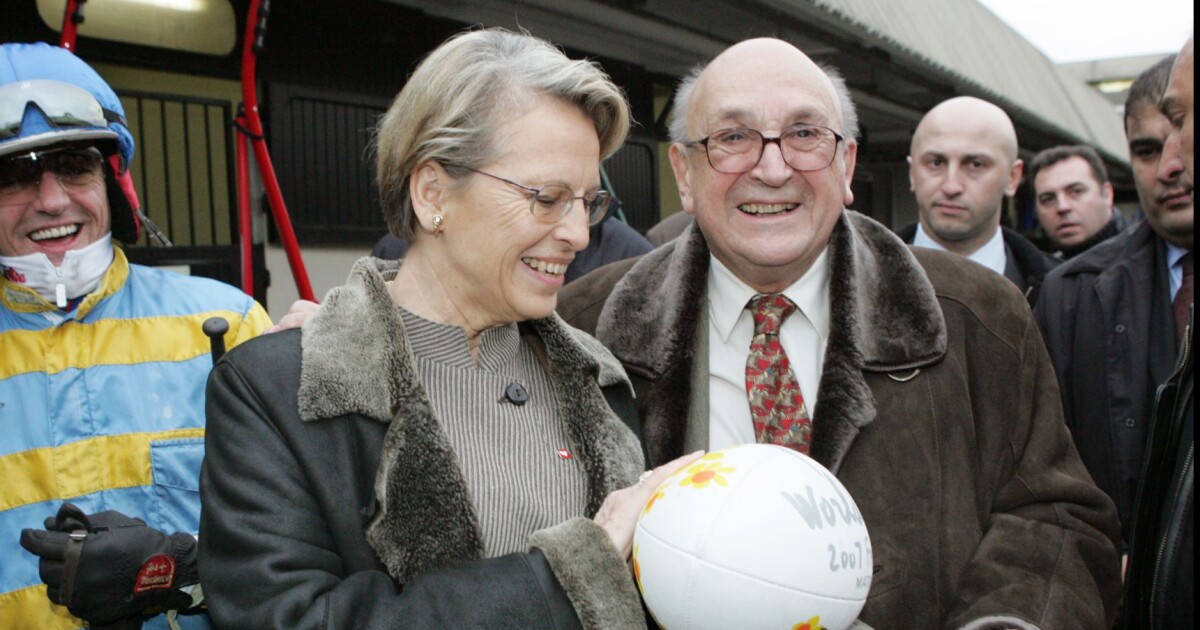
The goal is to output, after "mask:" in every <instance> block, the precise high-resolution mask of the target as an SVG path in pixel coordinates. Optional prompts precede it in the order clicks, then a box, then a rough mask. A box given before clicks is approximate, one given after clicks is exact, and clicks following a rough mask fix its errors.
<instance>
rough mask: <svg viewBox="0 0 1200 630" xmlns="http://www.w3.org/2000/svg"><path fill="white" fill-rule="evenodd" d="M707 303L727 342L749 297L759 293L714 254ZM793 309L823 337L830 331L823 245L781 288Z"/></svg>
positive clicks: (710, 266) (714, 321)
mask: <svg viewBox="0 0 1200 630" xmlns="http://www.w3.org/2000/svg"><path fill="white" fill-rule="evenodd" d="M709 269H710V272H709V274H708V303H709V319H710V321H711V322H712V325H713V326H714V329H715V330H716V331H717V334H718V335H720V336H721V340H722V341H723V342H726V343H728V342H729V337H730V335H732V334H733V328H734V326H735V325H736V324H737V322H738V318H740V317H741V316H742V312H744V311H745V310H746V303H747V302H749V301H750V298H752V297H754V296H755V295H758V291H755V290H754V289H753V288H752V287H751V286H750V285H748V284H746V283H745V282H742V280H741V279H740V278H738V277H737V276H735V275H734V274H733V272H732V271H730V270H729V268H727V267H726V266H725V265H723V264H721V261H719V260H717V259H716V257H715V256H711V255H710V256H709ZM783 294H784V295H785V296H787V298H788V299H789V300H791V301H792V303H793V304H795V305H796V310H798V311H800V312H801V313H803V314H804V316H805V317H806V318H807V319H808V321H809V322H811V323H812V325H813V327H814V328H816V330H817V332H818V334H820V335H821V338H822V339H824V338H825V337H826V336H827V334H828V332H829V248H828V247H826V248H825V249H824V250H822V251H821V253H820V255H818V256H817V258H816V260H814V261H813V264H812V266H810V267H809V268H808V271H806V272H804V275H803V276H800V279H798V280H796V281H795V282H793V283H792V284H791V285H790V286H788V287H787V288H786V289H784V290H783Z"/></svg>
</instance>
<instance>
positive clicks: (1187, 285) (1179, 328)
mask: <svg viewBox="0 0 1200 630" xmlns="http://www.w3.org/2000/svg"><path fill="white" fill-rule="evenodd" d="M1179 264H1180V265H1181V266H1182V267H1183V283H1182V284H1180V285H1179V290H1178V291H1176V292H1175V301H1174V302H1172V303H1171V308H1172V310H1174V311H1175V345H1176V346H1178V345H1179V344H1181V343H1183V334H1184V332H1185V331H1187V327H1188V324H1190V323H1192V320H1191V318H1190V317H1189V315H1191V310H1192V309H1191V306H1192V291H1193V288H1192V283H1193V279H1192V274H1193V268H1192V252H1188V253H1186V254H1184V255H1183V258H1180V259H1179Z"/></svg>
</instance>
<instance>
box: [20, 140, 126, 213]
mask: <svg viewBox="0 0 1200 630" xmlns="http://www.w3.org/2000/svg"><path fill="white" fill-rule="evenodd" d="M103 163H104V156H103V155H102V154H101V153H100V150H99V149H96V148H94V147H79V146H74V147H59V148H56V149H46V150H44V151H28V152H25V153H19V154H17V155H10V156H6V157H4V158H0V203H6V204H14V203H29V202H30V201H33V199H34V198H35V197H37V195H38V188H39V187H40V186H41V185H42V174H43V173H45V172H46V171H49V172H51V173H54V176H55V177H56V178H57V179H58V183H59V184H60V185H61V186H62V187H63V188H64V189H66V190H67V192H74V191H77V190H80V189H83V188H86V187H87V186H89V185H91V184H93V183H95V182H96V180H97V178H99V176H100V174H101V167H102V165H103Z"/></svg>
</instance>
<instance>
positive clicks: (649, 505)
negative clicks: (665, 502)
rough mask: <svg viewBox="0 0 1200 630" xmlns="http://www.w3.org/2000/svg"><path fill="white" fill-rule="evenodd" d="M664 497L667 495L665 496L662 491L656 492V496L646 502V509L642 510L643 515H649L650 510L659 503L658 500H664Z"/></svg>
mask: <svg viewBox="0 0 1200 630" xmlns="http://www.w3.org/2000/svg"><path fill="white" fill-rule="evenodd" d="M664 496H666V495H665V494H663V491H662V490H656V491H655V492H654V495H653V496H651V497H650V500H649V501H646V507H645V508H643V509H642V513H643V514H649V513H650V508H652V507H654V504H655V503H657V502H658V500H659V499H661V498H663V497H664Z"/></svg>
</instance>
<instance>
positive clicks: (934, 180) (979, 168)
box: [908, 96, 1024, 256]
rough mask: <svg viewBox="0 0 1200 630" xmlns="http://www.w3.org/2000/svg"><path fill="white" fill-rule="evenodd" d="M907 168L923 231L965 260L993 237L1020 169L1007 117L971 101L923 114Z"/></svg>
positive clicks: (956, 100)
mask: <svg viewBox="0 0 1200 630" xmlns="http://www.w3.org/2000/svg"><path fill="white" fill-rule="evenodd" d="M908 162H909V181H910V183H911V185H912V191H913V193H914V194H915V195H916V197H917V211H918V212H919V213H920V218H921V227H922V229H923V231H924V232H925V233H926V234H927V235H928V236H929V237H930V238H932V239H933V240H934V241H936V242H937V243H939V244H940V245H942V246H943V247H945V248H946V249H948V250H950V251H952V252H955V253H958V254H962V255H964V256H970V255H971V254H973V253H974V252H975V251H977V250H978V249H979V248H980V247H983V246H984V245H985V244H987V243H988V242H989V241H990V240H991V239H992V238H994V237H995V236H996V233H997V231H998V230H999V229H1000V210H1001V208H1002V207H1003V204H1004V198H1005V197H1011V196H1013V195H1014V194H1016V192H1017V186H1018V185H1019V184H1020V183H1021V172H1022V170H1023V168H1024V164H1022V162H1021V160H1019V159H1017V131H1016V129H1014V128H1013V124H1012V120H1009V118H1008V114H1005V113H1004V110H1002V109H1000V108H999V107H996V106H995V105H993V104H991V103H989V102H987V101H983V100H980V99H977V98H974V97H970V96H960V97H957V98H952V99H950V100H948V101H945V102H943V103H941V104H939V105H937V106H936V107H934V108H933V109H931V110H929V113H927V114H925V117H924V118H922V119H921V122H920V124H918V125H917V130H916V131H915V132H914V133H913V140H912V152H911V154H910V155H909V156H908Z"/></svg>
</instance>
